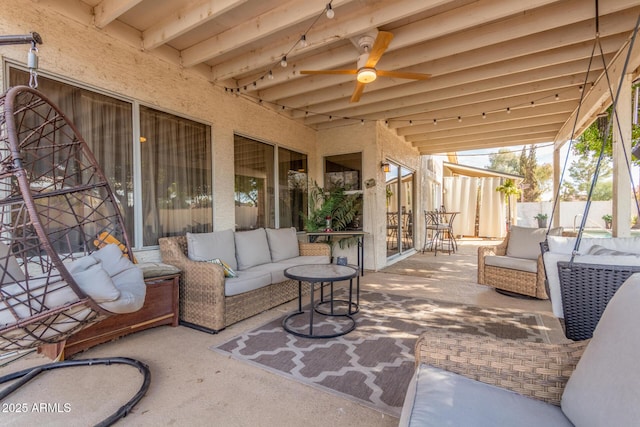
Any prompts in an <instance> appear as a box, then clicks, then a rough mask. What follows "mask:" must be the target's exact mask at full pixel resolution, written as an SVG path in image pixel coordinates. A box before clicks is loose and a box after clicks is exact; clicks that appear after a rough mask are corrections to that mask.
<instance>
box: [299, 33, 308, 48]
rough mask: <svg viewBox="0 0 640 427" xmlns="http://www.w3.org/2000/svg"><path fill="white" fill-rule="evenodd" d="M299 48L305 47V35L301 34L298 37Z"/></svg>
mask: <svg viewBox="0 0 640 427" xmlns="http://www.w3.org/2000/svg"><path fill="white" fill-rule="evenodd" d="M300 47H307V35H306V34H303V35H302V36H301V37H300Z"/></svg>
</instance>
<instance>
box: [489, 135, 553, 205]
mask: <svg viewBox="0 0 640 427" xmlns="http://www.w3.org/2000/svg"><path fill="white" fill-rule="evenodd" d="M486 168H487V169H491V170H494V171H498V172H505V173H510V174H514V175H521V176H522V177H523V178H524V180H523V182H522V185H521V188H522V192H521V199H520V201H521V202H538V201H540V199H541V197H542V194H544V192H545V191H548V190H550V189H551V185H552V177H553V167H552V166H551V165H550V164H549V163H545V164H542V165H539V164H538V160H537V158H536V146H535V145H530V146H529V149H528V150H527V147H522V151H521V152H520V156H517V155H516V154H515V153H514V152H513V151H510V150H509V149H507V148H501V149H500V150H498V152H497V153H494V154H490V155H489V165H488V166H486Z"/></svg>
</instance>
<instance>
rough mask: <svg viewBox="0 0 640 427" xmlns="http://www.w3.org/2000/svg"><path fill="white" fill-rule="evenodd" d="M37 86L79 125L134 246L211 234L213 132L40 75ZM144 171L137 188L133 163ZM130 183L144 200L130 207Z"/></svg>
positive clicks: (15, 73) (12, 75) (14, 81)
mask: <svg viewBox="0 0 640 427" xmlns="http://www.w3.org/2000/svg"><path fill="white" fill-rule="evenodd" d="M28 81H29V74H28V73H27V72H25V71H23V70H20V69H17V68H14V67H10V68H9V84H10V86H16V85H20V84H25V83H26V82H28ZM38 83H39V87H38V90H39V91H41V92H42V93H43V94H44V95H45V96H47V97H48V98H49V99H51V101H52V102H53V103H55V104H56V105H57V106H58V107H59V108H60V109H61V110H62V111H63V112H64V113H65V115H67V117H69V119H70V120H71V121H72V122H73V124H74V125H75V126H76V127H77V128H78V130H79V132H80V135H82V137H83V138H84V139H85V140H86V142H87V144H88V145H89V147H90V149H91V151H92V152H93V154H94V156H95V157H96V160H97V161H98V163H99V164H100V166H101V168H102V169H103V171H104V173H105V175H106V177H107V179H108V180H109V183H110V184H111V187H112V190H113V192H114V194H115V196H116V198H117V199H118V201H119V202H120V207H121V209H122V215H123V217H124V221H125V226H126V228H127V233H128V234H129V237H130V239H131V241H132V242H133V245H134V246H135V247H141V246H154V245H157V244H158V238H159V237H162V236H171V235H175V234H184V233H185V232H186V231H198V232H200V231H211V230H212V229H213V227H212V226H213V224H212V223H213V214H212V207H211V200H212V189H211V182H212V177H211V128H210V126H207V125H204V124H201V123H197V122H194V121H192V120H188V119H184V118H181V117H177V116H174V115H172V114H167V113H164V112H160V111H157V110H154V109H151V108H147V107H139V109H138V108H136V107H135V106H134V105H133V103H132V102H128V101H124V100H121V99H116V98H114V97H112V96H108V95H104V94H100V93H97V92H95V91H91V90H88V89H84V88H80V87H76V86H73V85H70V84H66V83H62V82H59V81H56V80H53V79H49V78H46V77H44V76H42V75H40V76H39V77H38ZM138 120H139V122H140V130H141V135H140V147H141V149H140V152H141V158H135V159H134V154H133V143H134V139H133V135H134V132H133V127H134V126H133V124H134V122H137V121H138ZM135 162H138V163H140V164H141V167H142V171H143V172H142V183H139V182H138V181H135V184H134V175H133V165H134V164H135ZM134 185H140V186H141V187H140V188H141V190H142V191H141V193H142V203H136V204H135V205H134ZM136 215H139V217H141V218H142V225H143V230H142V233H140V234H141V235H142V236H143V239H142V240H143V241H142V242H136V241H135V236H136V235H135V233H134V224H135V217H136Z"/></svg>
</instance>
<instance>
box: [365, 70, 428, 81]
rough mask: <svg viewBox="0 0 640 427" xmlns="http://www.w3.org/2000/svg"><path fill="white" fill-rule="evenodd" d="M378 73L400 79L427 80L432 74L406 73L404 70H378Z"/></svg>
mask: <svg viewBox="0 0 640 427" xmlns="http://www.w3.org/2000/svg"><path fill="white" fill-rule="evenodd" d="M376 74H377V75H378V76H382V77H397V78H399V79H412V80H427V79H428V78H430V77H431V74H422V73H404V72H402V71H384V70H376Z"/></svg>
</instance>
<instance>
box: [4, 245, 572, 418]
mask: <svg viewBox="0 0 640 427" xmlns="http://www.w3.org/2000/svg"><path fill="white" fill-rule="evenodd" d="M487 243H488V242H487V241H483V240H471V239H464V240H462V241H461V242H460V245H459V251H458V252H457V253H456V254H452V255H450V256H448V255H446V256H437V257H434V256H433V254H431V253H425V254H416V255H413V256H412V257H410V258H408V259H407V260H405V261H402V262H399V263H396V264H395V265H394V266H393V267H390V268H389V269H385V270H383V271H381V272H375V273H373V272H367V274H365V276H364V277H363V278H362V286H363V290H368V291H374V292H379V291H384V292H389V293H393V294H395V295H405V296H413V297H418V298H431V299H434V300H439V301H450V302H455V303H458V304H473V305H477V306H480V307H484V308H486V309H488V310H489V311H490V310H499V309H512V310H515V312H527V313H537V314H538V315H539V316H540V318H541V319H542V321H543V328H542V329H541V331H542V332H543V333H544V334H547V335H548V337H549V340H550V342H562V341H566V339H565V338H564V335H563V333H562V329H561V327H560V323H559V322H558V320H557V319H556V318H555V317H554V316H553V315H552V313H551V305H550V303H549V301H541V300H533V299H518V298H512V297H508V296H505V295H501V294H498V293H497V292H495V291H494V290H493V289H492V288H489V287H486V286H483V285H478V284H476V283H475V277H476V258H477V255H476V252H477V247H478V245H485V244H487ZM294 305H295V302H292V303H289V304H285V305H283V306H280V307H278V308H277V309H274V310H271V311H268V312H265V313H262V314H260V315H258V316H255V317H253V318H251V319H248V320H246V321H243V322H241V323H238V324H236V325H234V326H232V327H229V328H227V329H225V330H224V331H222V332H221V333H219V334H217V335H210V334H205V333H202V332H199V331H196V330H193V329H190V328H186V327H184V326H179V327H177V328H172V327H169V326H162V327H157V328H153V329H150V330H147V331H143V332H139V333H136V334H133V335H129V336H127V337H124V338H121V339H119V340H117V341H113V342H111V343H107V344H103V345H100V346H97V347H94V348H92V349H90V350H88V351H86V352H84V353H82V354H81V356H82V358H92V357H103V356H113V355H114V354H117V355H121V356H127V357H133V358H137V359H140V360H144V361H145V362H146V363H148V364H149V365H150V368H151V370H152V373H153V379H152V387H151V388H150V390H149V392H148V393H147V395H146V396H145V397H144V399H142V400H141V402H140V403H139V404H138V405H137V406H136V407H135V408H134V410H133V411H132V412H131V413H130V414H129V415H127V416H126V418H124V419H123V421H121V422H120V423H119V424H122V425H136V426H157V425H169V424H172V423H175V424H177V425H194V426H195V425H211V424H214V425H216V424H217V423H220V424H224V425H226V426H248V425H263V426H275V425H302V424H304V425H309V426H324V425H328V424H330V425H337V424H340V423H344V422H356V424H358V425H368V426H395V425H397V424H398V419H397V418H396V417H394V416H390V415H389V414H387V413H385V412H382V411H380V410H376V409H372V408H370V407H367V406H363V405H362V403H359V402H358V401H356V400H353V399H352V398H349V397H348V396H341V395H340V394H338V393H328V392H327V391H326V390H319V389H318V388H315V387H310V386H309V385H307V384H303V383H300V382H296V381H291V380H290V379H287V378H285V377H283V376H280V375H277V374H275V373H274V372H270V371H269V370H265V369H264V368H263V367H259V366H258V365H255V364H250V363H246V362H240V361H238V360H235V359H233V358H231V357H229V356H228V355H224V354H221V353H219V352H216V351H213V350H212V349H213V348H214V347H216V346H217V345H219V344H221V343H224V342H226V341H228V340H229V339H231V338H233V337H235V336H237V335H239V334H242V333H244V332H245V331H249V330H252V329H253V328H256V327H258V326H260V325H262V324H264V323H266V322H268V321H270V320H272V319H278V318H280V317H282V316H284V315H285V314H286V313H288V312H290V311H291V310H293V309H294ZM46 361H47V359H46V358H43V356H41V355H37V354H35V353H32V354H30V355H28V356H26V357H25V358H23V359H21V360H19V361H18V362H14V363H13V364H11V365H9V366H5V367H3V368H1V369H0V375H1V374H4V373H5V372H11V371H14V370H17V369H19V368H23V367H27V366H35V365H38V364H41V363H43V362H46ZM77 374H78V372H75V373H71V372H67V373H66V374H65V373H58V372H52V373H50V374H48V376H47V377H43V378H42V379H37V380H35V381H34V383H33V384H30V385H29V388H28V393H27V394H20V393H18V394H15V395H14V396H12V398H11V401H12V402H17V401H20V402H23V401H24V402H29V403H30V404H31V403H32V402H52V401H53V400H55V402H58V403H60V407H61V408H63V406H62V405H63V404H65V403H68V404H69V406H70V411H68V412H64V410H63V409H61V410H60V411H59V412H58V411H57V412H51V411H48V412H45V411H43V412H42V413H34V412H29V413H28V414H24V413H13V414H4V416H3V419H4V420H5V422H6V423H7V425H25V426H26V425H34V424H38V423H45V424H46V425H51V426H54V425H56V426H57V425H60V426H63V425H64V426H69V425H72V426H76V425H77V426H82V425H93V424H95V423H96V422H98V421H99V420H101V419H102V418H104V417H105V416H106V415H107V414H108V413H109V412H110V411H112V410H113V405H115V404H117V402H121V401H124V400H125V397H126V396H127V395H128V394H129V393H131V390H132V387H134V386H135V384H132V381H131V380H129V379H127V375H128V374H129V371H128V370H126V369H125V368H114V367H96V368H91V370H90V372H88V373H87V375H86V376H84V375H81V376H80V377H79V376H78V375H77ZM83 387H91V390H92V391H91V393H90V394H89V395H87V394H86V393H78V391H79V390H83ZM105 396H108V398H107V399H105V398H104V397H105ZM54 397H55V398H54ZM52 399H53V400H52Z"/></svg>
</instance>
